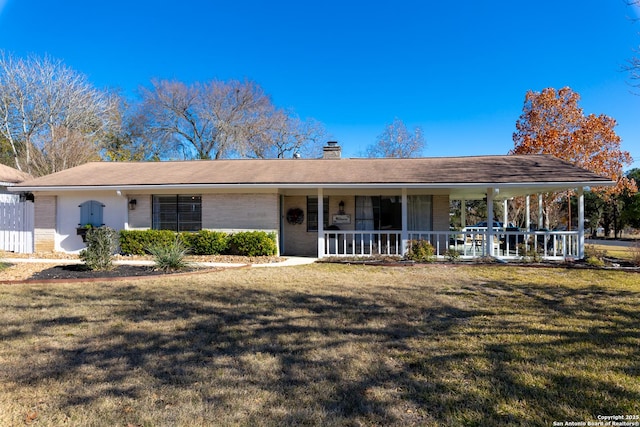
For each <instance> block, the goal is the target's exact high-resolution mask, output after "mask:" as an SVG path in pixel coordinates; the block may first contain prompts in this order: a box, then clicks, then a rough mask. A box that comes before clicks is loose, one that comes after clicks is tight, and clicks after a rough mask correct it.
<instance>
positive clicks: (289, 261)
mask: <svg viewBox="0 0 640 427" xmlns="http://www.w3.org/2000/svg"><path fill="white" fill-rule="evenodd" d="M283 258H284V261H282V262H270V263H264V264H243V263H233V262H194V263H193V264H194V265H197V266H198V267H245V266H247V265H250V266H251V267H260V268H261V267H293V266H296V265H306V264H313V263H314V262H316V260H317V258H307V257H283ZM0 262H6V263H11V264H16V263H21V262H22V263H30V264H56V265H70V264H82V261H81V260H79V259H67V258H54V259H52V258H11V257H8V258H0ZM113 263H114V264H115V265H142V266H152V265H154V262H153V261H151V260H142V259H141V260H117V261H114V262H113Z"/></svg>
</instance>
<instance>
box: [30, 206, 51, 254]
mask: <svg viewBox="0 0 640 427" xmlns="http://www.w3.org/2000/svg"><path fill="white" fill-rule="evenodd" d="M56 201H57V198H56V196H36V197H35V205H34V209H35V215H34V230H33V235H34V236H33V237H34V241H35V248H34V249H35V251H36V252H53V251H55V247H56Z"/></svg>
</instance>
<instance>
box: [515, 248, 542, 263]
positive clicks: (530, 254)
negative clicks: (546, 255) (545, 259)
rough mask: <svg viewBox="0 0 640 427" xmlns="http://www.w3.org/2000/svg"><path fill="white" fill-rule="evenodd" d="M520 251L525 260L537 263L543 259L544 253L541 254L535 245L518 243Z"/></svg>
mask: <svg viewBox="0 0 640 427" xmlns="http://www.w3.org/2000/svg"><path fill="white" fill-rule="evenodd" d="M518 253H519V254H520V256H521V257H522V261H523V262H532V263H537V262H541V261H542V255H540V253H539V252H537V251H536V250H535V248H534V247H533V246H527V245H526V244H524V243H520V244H519V245H518Z"/></svg>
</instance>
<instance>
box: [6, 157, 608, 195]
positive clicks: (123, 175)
mask: <svg viewBox="0 0 640 427" xmlns="http://www.w3.org/2000/svg"><path fill="white" fill-rule="evenodd" d="M574 182H575V183H585V182H589V183H592V185H593V183H602V184H604V185H606V184H608V183H610V180H609V179H608V178H605V177H603V176H600V175H597V174H595V173H593V172H589V171H587V170H585V169H581V168H578V167H575V166H573V165H571V164H569V163H567V162H565V161H562V160H559V159H557V158H554V157H551V156H546V155H526V156H478V157H433V158H418V159H335V160H329V159H313V160H310V159H273V160H247V159H242V160H197V161H171V162H137V163H134V162H131V163H130V162H94V163H87V164H84V165H81V166H78V167H75V168H72V169H67V170H64V171H61V172H58V173H54V174H51V175H48V176H44V177H40V178H36V179H33V180H30V181H26V182H23V183H21V184H20V185H18V187H29V188H32V187H40V188H43V189H44V188H46V187H71V186H72V187H79V186H86V187H96V186H125V187H126V186H147V185H148V186H157V185H194V186H197V185H238V184H240V185H241V184H244V185H258V184H262V185H275V186H277V185H292V184H297V185H305V184H308V185H318V184H356V185H360V184H385V185H389V184H452V185H460V184H478V183H495V184H505V183H574Z"/></svg>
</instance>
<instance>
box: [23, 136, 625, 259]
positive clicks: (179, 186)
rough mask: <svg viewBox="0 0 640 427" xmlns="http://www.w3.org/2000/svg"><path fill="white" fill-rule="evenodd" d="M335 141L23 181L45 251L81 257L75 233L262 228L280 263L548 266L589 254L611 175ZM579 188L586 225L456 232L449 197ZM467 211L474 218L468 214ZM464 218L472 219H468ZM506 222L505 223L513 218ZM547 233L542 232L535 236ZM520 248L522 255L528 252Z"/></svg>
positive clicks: (105, 165)
mask: <svg viewBox="0 0 640 427" xmlns="http://www.w3.org/2000/svg"><path fill="white" fill-rule="evenodd" d="M340 153H341V149H340V146H339V145H338V144H337V143H335V142H330V143H328V145H327V146H326V147H325V148H324V156H323V158H320V159H298V158H294V159H271V160H256V159H235V160H196V161H168V162H137V163H136V162H131V163H128V162H94V163H87V164H85V165H81V166H78V167H74V168H71V169H68V170H64V171H61V172H58V173H54V174H52V175H48V176H44V177H40V178H37V179H33V180H30V181H26V182H23V183H21V184H19V185H16V186H14V187H13V188H12V191H22V192H30V193H33V195H34V196H35V247H36V251H64V252H76V251H79V250H81V249H82V248H83V247H84V243H83V242H82V239H81V237H80V236H78V235H77V232H76V228H77V227H82V226H84V225H86V224H92V225H94V226H100V225H103V224H104V225H107V226H110V227H112V228H115V229H117V230H121V229H128V230H132V229H170V230H175V231H197V230H200V229H211V230H221V231H227V232H235V231H245V230H264V231H268V232H274V233H276V234H277V236H278V243H279V251H280V253H281V254H282V255H303V256H318V257H324V256H334V255H335V256H353V255H362V256H368V255H375V254H390V255H402V254H404V253H405V252H406V251H407V248H408V247H409V245H410V242H411V241H413V240H417V239H427V240H429V241H430V242H431V243H432V244H433V245H434V246H435V247H436V250H437V253H438V255H439V256H444V255H445V253H446V251H450V250H452V249H455V250H456V251H457V252H458V253H459V254H461V255H462V256H463V257H474V256H484V255H491V256H502V257H516V256H520V254H521V252H522V251H523V250H524V249H523V248H524V247H523V245H533V246H534V247H535V248H537V249H538V250H540V251H542V252H544V253H543V256H545V257H549V258H566V257H576V258H577V257H582V256H583V254H584V227H583V226H584V207H583V202H584V197H583V191H584V190H585V189H587V190H588V188H589V187H592V186H603V185H605V186H606V185H613V184H614V183H613V182H612V181H610V180H609V179H608V178H605V177H602V176H599V175H597V174H595V173H592V172H589V171H587V170H584V169H581V168H578V167H575V166H573V165H571V164H569V163H567V162H565V161H562V160H559V159H557V158H554V157H551V156H546V155H529V156H478V157H447V158H412V159H392V158H384V159H380V158H378V159H369V158H366V159H365V158H362V159H347V158H341V154H340ZM568 189H573V190H575V191H576V193H577V195H578V200H579V205H580V209H579V217H580V227H579V229H578V230H575V231H566V232H548V231H544V232H534V231H530V230H529V228H528V227H527V229H522V230H504V229H496V228H494V227H493V225H492V221H488V227H486V228H485V229H473V230H463V231H457V232H454V231H451V230H450V224H449V223H450V201H451V200H473V199H486V201H487V204H488V207H489V212H492V211H493V204H494V203H495V202H498V201H504V200H508V199H509V198H512V197H514V196H529V195H536V194H540V193H545V192H555V191H564V190H568ZM463 211H464V210H463ZM463 221H465V219H464V218H463ZM505 222H506V221H505ZM535 233H538V235H535ZM518 251H520V253H519V252H518Z"/></svg>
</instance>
